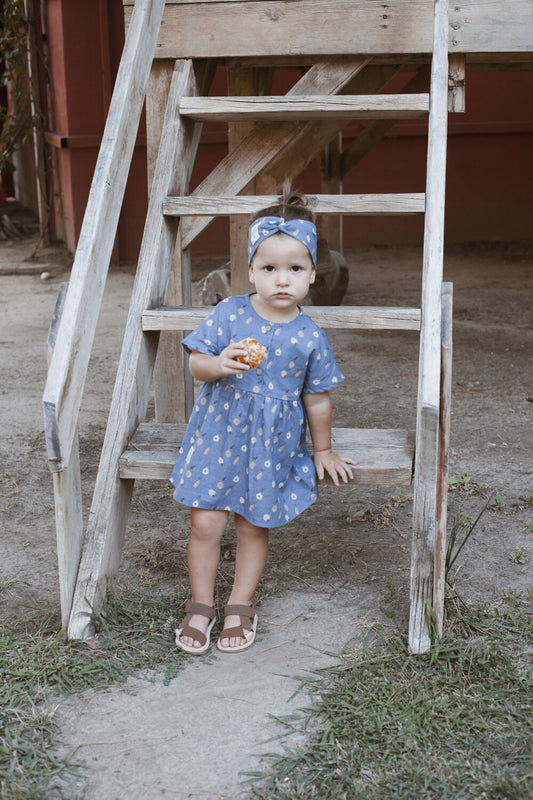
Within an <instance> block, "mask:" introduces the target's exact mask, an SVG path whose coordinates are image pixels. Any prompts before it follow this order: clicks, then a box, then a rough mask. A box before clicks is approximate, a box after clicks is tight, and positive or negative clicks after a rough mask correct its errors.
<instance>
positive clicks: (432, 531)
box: [409, 0, 448, 653]
mask: <svg viewBox="0 0 533 800" xmlns="http://www.w3.org/2000/svg"><path fill="white" fill-rule="evenodd" d="M447 123H448V8H447V0H435V29H434V47H433V60H432V65H431V94H430V112H429V132H428V156H427V177H426V217H425V228H424V258H423V276H422V325H421V330H420V359H419V379H418V399H417V431H416V448H415V453H416V459H415V477H414V500H413V540H412V550H411V607H410V617H409V648H410V650H411V652H413V653H423V652H425V651H427V650H429V649H430V647H431V627H430V625H429V624H428V621H429V619H428V615H430V616H431V609H432V603H433V578H434V573H433V570H434V559H435V538H436V525H437V479H438V469H439V462H438V453H439V424H440V377H441V366H440V365H441V285H442V264H443V249H444V199H445V188H446V138H447Z"/></svg>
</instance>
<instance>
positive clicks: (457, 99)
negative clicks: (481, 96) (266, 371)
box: [448, 53, 466, 114]
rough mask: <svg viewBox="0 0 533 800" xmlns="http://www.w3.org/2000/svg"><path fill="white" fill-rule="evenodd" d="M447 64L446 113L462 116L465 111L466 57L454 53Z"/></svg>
mask: <svg viewBox="0 0 533 800" xmlns="http://www.w3.org/2000/svg"><path fill="white" fill-rule="evenodd" d="M449 62H450V63H449V78H448V111H449V112H450V113H454V114H459V113H460V114H463V113H464V112H465V111H466V97H465V82H466V57H465V56H464V55H462V54H461V53H455V54H454V55H452V56H450V58H449Z"/></svg>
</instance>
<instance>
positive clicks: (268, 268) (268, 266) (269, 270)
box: [263, 264, 274, 272]
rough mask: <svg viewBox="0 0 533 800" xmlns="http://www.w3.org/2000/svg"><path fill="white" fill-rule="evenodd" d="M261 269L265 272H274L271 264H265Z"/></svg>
mask: <svg viewBox="0 0 533 800" xmlns="http://www.w3.org/2000/svg"><path fill="white" fill-rule="evenodd" d="M263 269H264V270H265V272H274V267H273V266H272V264H265V266H264V267H263Z"/></svg>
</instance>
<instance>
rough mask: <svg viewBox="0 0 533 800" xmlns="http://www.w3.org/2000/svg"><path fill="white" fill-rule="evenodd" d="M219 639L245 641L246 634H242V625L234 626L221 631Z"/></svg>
mask: <svg viewBox="0 0 533 800" xmlns="http://www.w3.org/2000/svg"><path fill="white" fill-rule="evenodd" d="M218 638H219V639H237V638H239V639H245V638H246V634H245V633H244V628H243V627H242V625H236V626H235V627H234V628H224V630H223V631H221V633H220V636H219V637H218Z"/></svg>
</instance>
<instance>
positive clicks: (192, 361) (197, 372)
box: [189, 342, 250, 382]
mask: <svg viewBox="0 0 533 800" xmlns="http://www.w3.org/2000/svg"><path fill="white" fill-rule="evenodd" d="M246 353H247V350H246V348H245V347H244V345H242V344H241V343H240V342H231V343H230V344H229V345H228V346H227V347H225V348H224V350H222V352H221V353H220V354H219V355H218V356H212V355H209V353H200V351H199V350H193V351H192V352H191V354H190V356H189V369H190V371H191V374H192V376H193V378H197V379H198V380H199V381H207V382H209V381H216V380H218V379H219V378H225V377H226V376H227V375H238V374H240V373H241V372H246V370H247V369H250V367H249V366H248V364H241V362H240V361H235V359H236V358H237V356H245V355H246Z"/></svg>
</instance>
